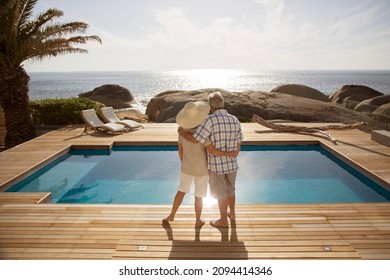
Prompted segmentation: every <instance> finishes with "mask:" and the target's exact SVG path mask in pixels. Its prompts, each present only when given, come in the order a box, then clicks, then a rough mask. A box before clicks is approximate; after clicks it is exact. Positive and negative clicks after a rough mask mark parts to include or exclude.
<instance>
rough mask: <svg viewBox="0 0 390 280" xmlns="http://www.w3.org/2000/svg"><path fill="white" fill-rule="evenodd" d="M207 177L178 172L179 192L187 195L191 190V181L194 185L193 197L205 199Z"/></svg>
mask: <svg viewBox="0 0 390 280" xmlns="http://www.w3.org/2000/svg"><path fill="white" fill-rule="evenodd" d="M208 179H209V176H208V175H206V176H193V175H188V174H185V173H183V172H180V184H179V191H181V192H184V193H189V192H190V190H191V185H192V181H194V184H195V191H194V195H195V196H196V197H206V195H207V181H208Z"/></svg>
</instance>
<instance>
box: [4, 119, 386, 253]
mask: <svg viewBox="0 0 390 280" xmlns="http://www.w3.org/2000/svg"><path fill="white" fill-rule="evenodd" d="M176 128H177V126H176V125H175V124H146V125H145V129H143V130H140V131H135V132H131V133H125V134H122V135H116V136H109V135H105V134H99V133H91V134H89V135H85V134H84V135H81V132H82V130H83V129H82V128H75V127H69V128H66V129H61V130H58V131H55V132H51V133H49V134H46V135H44V136H41V137H39V138H36V139H34V140H33V141H30V142H28V143H25V144H22V145H20V146H18V147H15V148H13V149H11V150H7V151H4V152H2V153H0V189H3V190H4V189H6V188H7V187H9V186H10V185H12V184H14V183H15V182H17V181H18V180H20V179H21V178H23V177H26V176H27V175H29V174H31V173H32V172H34V171H35V170H36V169H37V168H39V167H41V166H42V165H43V164H45V163H47V162H49V161H51V160H52V159H53V158H55V157H56V156H58V155H59V154H61V153H64V152H66V151H67V150H68V149H69V148H70V147H71V146H77V147H86V146H91V145H92V146H96V145H97V146H100V147H110V146H111V145H123V144H139V143H143V142H145V141H147V142H149V143H150V142H153V143H165V144H175V143H176V138H177V135H176ZM243 130H244V134H245V143H244V144H252V143H255V142H256V143H263V144H278V143H279V144H280V143H285V144H289V143H301V144H304V143H321V145H323V146H324V147H325V148H327V149H331V150H334V151H335V152H337V153H338V154H340V157H343V158H345V159H346V160H347V161H349V162H350V163H351V164H353V165H354V166H355V167H357V168H359V169H360V170H361V171H362V172H364V173H365V174H366V175H368V176H370V177H372V178H373V179H374V180H376V181H378V182H380V183H382V184H383V185H385V186H386V187H389V186H390V172H389V171H390V148H388V147H386V146H382V145H380V144H378V143H376V142H373V141H371V139H370V135H369V134H366V133H363V132H361V131H359V130H348V131H332V132H331V133H332V135H333V136H334V137H335V138H336V139H338V140H339V144H338V145H334V144H332V143H331V142H329V141H327V140H325V139H324V138H320V137H315V136H312V135H307V134H288V133H274V132H270V131H269V130H268V129H266V128H264V127H261V126H260V125H257V124H243ZM21 174H23V175H21ZM49 199H50V194H47V193H39V194H20V193H19V194H10V193H0V259H387V260H389V259H390V204H389V203H352V204H311V205H307V204H304V205H290V204H288V205H268V204H267V205H238V206H237V222H236V223H233V224H231V226H230V228H229V229H225V230H218V229H216V228H213V227H211V226H210V225H209V224H208V223H206V225H205V226H204V227H203V228H202V229H200V230H195V228H194V227H193V223H194V211H193V207H192V206H191V205H182V207H181V208H180V209H179V211H178V214H177V217H176V220H175V221H174V222H172V223H170V225H169V224H162V222H161V219H162V218H163V217H164V216H165V215H166V214H167V213H168V212H169V209H170V205H78V204H52V203H47V202H48V200H49ZM44 202H46V203H44ZM217 217H218V209H217V207H216V206H205V207H204V211H203V218H204V219H205V220H206V221H207V222H208V221H210V220H211V219H214V218H217Z"/></svg>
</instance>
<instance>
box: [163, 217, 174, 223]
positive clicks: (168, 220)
mask: <svg viewBox="0 0 390 280" xmlns="http://www.w3.org/2000/svg"><path fill="white" fill-rule="evenodd" d="M174 219H175V216H172V215H169V216H168V217H166V218H164V219H163V222H172V221H173V220H174Z"/></svg>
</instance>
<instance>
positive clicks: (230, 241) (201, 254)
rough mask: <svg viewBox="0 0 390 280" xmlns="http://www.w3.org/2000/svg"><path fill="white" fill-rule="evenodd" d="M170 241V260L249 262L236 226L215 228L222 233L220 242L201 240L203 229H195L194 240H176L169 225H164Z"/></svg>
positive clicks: (233, 224)
mask: <svg viewBox="0 0 390 280" xmlns="http://www.w3.org/2000/svg"><path fill="white" fill-rule="evenodd" d="M162 226H163V228H164V229H165V231H166V233H167V238H168V240H171V241H172V247H171V251H170V253H169V257H168V259H170V260H205V259H207V260H212V259H219V260H220V259H227V260H228V259H231V260H239V259H240V260H247V259H248V251H247V249H246V247H245V243H244V242H242V241H239V240H238V237H237V231H236V225H235V223H232V226H231V227H230V228H213V229H215V230H217V231H218V232H219V233H220V236H221V237H220V241H217V240H216V241H211V240H204V241H203V240H201V231H202V228H194V240H175V238H174V230H173V229H172V227H171V226H170V224H169V223H162Z"/></svg>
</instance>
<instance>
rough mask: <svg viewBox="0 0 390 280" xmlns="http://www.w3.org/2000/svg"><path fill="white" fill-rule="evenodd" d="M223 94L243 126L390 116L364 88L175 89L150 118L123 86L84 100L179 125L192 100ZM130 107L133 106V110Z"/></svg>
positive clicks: (150, 108) (388, 99)
mask: <svg viewBox="0 0 390 280" xmlns="http://www.w3.org/2000/svg"><path fill="white" fill-rule="evenodd" d="M213 91H220V92H221V93H222V95H223V96H224V98H225V108H226V109H227V110H228V112H229V113H231V114H233V115H235V116H236V117H237V118H239V120H240V121H242V122H249V121H251V119H252V116H253V115H254V114H256V115H258V116H260V117H262V118H264V119H266V120H285V121H296V122H341V121H342V120H345V119H350V120H356V119H360V118H361V112H362V111H363V112H367V113H369V114H371V115H372V116H374V117H375V115H379V116H381V115H385V116H389V115H390V113H389V112H390V95H385V94H383V93H380V92H378V91H376V90H374V89H372V88H369V87H366V86H362V85H344V86H342V87H341V88H340V89H338V90H337V91H336V92H334V93H333V94H332V95H331V96H327V95H325V94H323V93H322V92H320V91H318V90H316V89H314V88H311V87H308V86H304V85H298V84H288V85H281V86H278V87H276V88H274V89H273V90H271V92H264V91H255V90H253V91H245V92H231V91H227V90H224V89H220V88H210V89H199V90H189V91H182V90H172V91H166V92H162V93H160V94H158V95H156V96H155V97H153V98H152V99H151V100H150V102H149V103H148V104H147V107H146V111H145V114H144V112H142V110H139V107H138V106H139V105H138V103H137V102H136V100H135V98H134V97H133V95H132V94H131V92H130V91H128V90H127V89H124V88H122V87H120V86H118V85H104V86H101V87H99V88H96V89H95V90H93V91H92V92H89V93H86V94H82V95H80V97H86V98H90V99H92V100H94V101H97V102H101V103H103V104H105V105H106V106H112V107H113V108H114V109H120V110H118V111H117V113H118V114H119V115H120V117H122V118H129V119H135V120H138V121H141V122H147V121H148V122H157V123H163V122H168V123H172V122H175V117H176V114H177V113H178V112H179V111H180V110H181V109H182V108H183V106H184V104H185V103H187V102H189V101H198V100H207V97H208V94H209V93H211V92H213ZM129 106H130V107H129Z"/></svg>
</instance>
